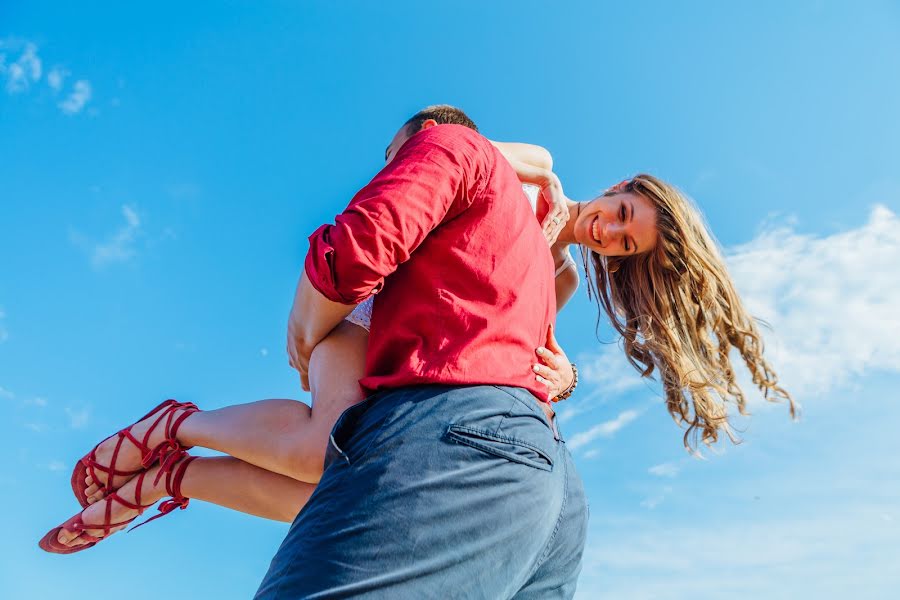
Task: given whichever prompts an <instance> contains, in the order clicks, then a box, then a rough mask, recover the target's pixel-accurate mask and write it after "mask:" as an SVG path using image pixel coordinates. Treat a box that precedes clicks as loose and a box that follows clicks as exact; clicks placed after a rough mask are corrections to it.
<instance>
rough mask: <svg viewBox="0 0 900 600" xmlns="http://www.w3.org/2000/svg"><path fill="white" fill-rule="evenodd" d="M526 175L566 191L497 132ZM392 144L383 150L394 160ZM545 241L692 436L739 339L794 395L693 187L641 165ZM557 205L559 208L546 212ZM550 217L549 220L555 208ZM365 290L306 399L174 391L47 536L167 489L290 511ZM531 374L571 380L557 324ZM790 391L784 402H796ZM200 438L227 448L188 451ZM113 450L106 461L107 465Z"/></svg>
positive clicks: (569, 211) (85, 526)
mask: <svg viewBox="0 0 900 600" xmlns="http://www.w3.org/2000/svg"><path fill="white" fill-rule="evenodd" d="M501 149H502V150H503V151H504V153H505V155H506V156H507V157H508V158H509V159H510V162H511V163H512V164H513V166H514V167H515V168H516V170H517V172H518V174H519V175H520V178H521V179H522V180H523V181H526V182H534V183H537V184H539V185H540V186H541V187H542V188H543V189H544V191H545V195H546V196H549V197H557V198H560V197H562V190H561V186H560V185H559V181H558V179H557V178H556V177H555V175H553V174H552V172H551V171H550V167H551V166H552V165H551V164H550V161H549V155H547V154H546V152H542V151H540V150H538V149H536V148H535V147H531V146H524V145H506V146H504V145H501ZM390 158H391V157H390V155H389V156H388V159H390ZM565 208H566V212H565V214H563V215H562V216H559V217H557V225H560V226H561V230H558V229H554V228H553V227H549V228H548V229H547V230H546V231H547V232H548V237H549V238H551V239H552V238H553V237H555V236H556V234H557V233H558V239H557V240H556V241H555V243H553V245H552V252H553V256H554V259H555V261H556V264H557V267H558V268H557V278H556V291H557V300H558V306H559V307H561V306H562V305H564V304H565V302H566V301H567V300H568V299H569V298H571V296H572V294H573V293H574V290H575V289H576V287H577V285H578V275H577V272H576V269H575V265H574V261H573V260H572V259H571V255H570V254H569V246H570V245H572V244H573V243H577V244H580V245H581V247H582V253H583V255H584V257H585V272H586V274H587V269H588V261H589V262H590V265H591V267H592V268H593V273H594V277H595V281H593V282H591V283H590V289H591V290H593V292H594V293H595V294H596V295H597V296H598V298H599V302H600V304H601V306H602V307H603V309H604V311H605V312H606V314H607V316H608V317H609V318H610V320H611V321H612V323H613V326H614V327H615V328H616V330H617V331H619V333H620V334H622V336H623V338H624V341H625V346H624V349H625V352H626V355H627V356H628V359H629V361H631V363H632V364H633V365H634V366H635V367H636V368H638V369H639V370H640V371H641V372H642V374H643V375H644V376H649V375H650V374H651V373H652V372H653V371H654V370H655V369H658V370H659V371H660V374H661V380H662V382H663V387H664V390H665V394H666V401H667V405H668V409H669V411H670V413H671V414H672V415H673V417H674V418H675V419H676V421H678V422H684V423H686V424H687V425H688V428H687V432H686V433H685V444H686V445H688V446H691V445H693V444H696V438H697V437H699V438H700V439H701V440H702V441H703V442H706V443H712V442H714V441H716V440H717V439H718V435H719V433H720V432H723V431H724V432H725V433H726V434H727V435H729V437H731V435H732V434H731V431H730V429H729V428H728V421H727V411H726V403H728V402H733V403H735V404H736V405H737V407H738V410H739V411H740V412H742V413H743V412H744V406H745V401H744V396H743V394H742V392H741V390H740V388H739V387H738V386H737V383H736V381H735V378H734V372H733V370H732V368H731V363H730V359H729V351H730V349H731V347H732V346H733V347H735V348H737V349H738V351H739V352H740V353H741V356H742V358H743V359H744V361H745V363H746V364H747V365H748V367H749V369H750V371H751V373H752V374H753V380H754V383H755V384H756V385H757V386H758V387H759V388H760V389H761V390H762V391H763V392H764V393H765V394H766V396H767V397H769V395H770V394H771V396H772V397H771V398H770V399H772V400H777V399H787V400H788V401H790V396H789V395H788V394H787V393H786V392H784V390H782V389H781V388H779V387H778V386H777V383H776V378H775V375H774V373H773V371H772V370H771V368H770V367H769V365H768V364H767V363H766V362H765V360H764V359H763V358H762V345H761V340H760V337H759V335H758V332H757V330H756V327H755V325H754V323H753V321H752V319H751V318H750V317H749V315H747V313H746V312H745V310H744V308H743V306H742V305H741V303H740V299H739V298H738V296H737V294H736V293H735V291H734V287H733V285H732V283H731V281H730V279H729V277H728V274H727V272H726V270H725V266H724V262H723V261H722V258H721V256H720V255H719V253H718V250H717V248H716V245H715V243H714V242H713V240H712V238H711V236H710V235H709V234H708V232H707V231H706V228H705V226H704V224H703V222H702V220H701V218H700V216H699V214H698V213H697V211H696V209H694V208H693V206H692V205H691V204H690V202H689V201H688V200H687V199H686V198H685V197H684V196H683V195H681V194H680V193H679V192H678V191H677V190H676V189H675V188H673V187H672V186H669V185H668V184H666V183H664V182H662V181H660V180H659V179H656V178H654V177H652V176H649V175H638V176H636V177H634V178H633V179H631V180H628V181H624V182H622V183H620V184H618V185H617V186H614V187H613V188H610V189H609V190H607V191H606V192H605V193H604V194H603V195H601V196H600V197H598V198H595V199H593V200H591V201H588V202H574V201H570V200H565ZM551 214H552V213H551ZM551 220H553V219H551ZM364 310H365V307H364V305H361V306H360V307H358V308H357V310H356V311H354V315H352V316H351V317H350V318H348V321H345V322H344V323H342V324H341V325H340V326H339V327H338V328H336V329H335V331H334V332H332V334H331V335H330V336H329V337H328V338H327V339H326V340H325V341H323V342H322V343H320V344H319V345H318V346H317V347H316V349H315V351H314V353H313V356H312V359H311V361H310V365H309V381H310V384H311V391H312V394H313V398H314V401H313V408H312V409H310V408H309V407H307V406H306V405H304V404H302V403H299V402H295V401H291V400H264V401H261V402H256V403H253V404H247V405H238V406H231V407H226V408H223V409H218V410H213V411H198V410H197V409H196V407H195V406H194V405H192V404H181V403H175V402H174V401H170V402H169V403H164V404H163V405H160V407H157V409H155V411H154V412H153V413H151V414H150V415H148V417H146V418H144V419H142V420H141V421H139V422H138V423H136V424H135V425H134V426H132V427H131V428H129V429H128V430H123V432H120V433H119V434H118V435H116V436H113V437H111V438H109V439H108V440H107V441H105V442H103V443H102V444H101V445H100V446H99V447H98V448H97V449H95V451H92V453H91V454H90V455H88V456H87V457H85V459H83V460H82V461H81V462H80V463H79V464H80V465H82V466H83V468H81V469H76V472H75V474H74V475H73V488H75V490H76V495H77V496H78V497H79V500H80V501H82V504H83V505H85V506H87V508H86V510H85V511H84V512H83V513H82V514H80V515H76V516H75V517H73V518H72V519H70V520H69V521H68V522H67V523H65V524H64V525H63V526H62V527H60V528H56V529H54V530H53V531H51V532H50V533H48V534H47V536H45V538H44V540H42V547H43V548H44V549H47V550H49V551H54V552H63V553H68V552H74V551H78V550H81V549H84V548H87V547H90V546H92V545H93V544H94V543H96V541H98V540H99V539H101V538H102V537H105V536H107V535H109V534H110V533H112V532H115V531H117V530H119V529H121V528H122V527H124V526H125V525H127V523H128V522H130V520H131V519H133V518H134V517H136V516H137V514H139V513H140V512H141V511H142V510H143V509H144V508H146V507H147V506H149V505H152V504H153V503H155V502H156V501H158V500H159V499H161V498H163V497H165V496H167V495H168V496H172V497H173V499H172V500H169V501H168V502H165V503H163V504H162V505H161V506H160V510H161V511H162V512H163V514H165V513H166V512H168V511H170V510H173V509H174V508H176V507H181V508H184V507H185V506H186V505H187V498H199V499H202V500H206V501H209V502H214V503H216V504H219V505H222V506H226V507H229V508H233V509H235V510H240V511H243V512H247V513H249V514H254V515H258V516H261V517H266V518H270V519H277V520H282V521H292V520H293V519H294V517H295V516H296V514H297V512H298V510H299V509H300V508H301V507H302V506H303V504H304V503H305V502H306V501H307V499H308V498H309V496H310V495H311V493H312V491H313V489H314V488H315V483H316V482H317V481H318V478H319V477H320V475H321V471H322V463H323V453H324V450H325V447H326V445H327V444H326V442H327V437H328V433H329V432H330V430H331V427H332V425H333V424H334V422H335V420H336V418H337V416H338V415H339V414H340V413H341V412H343V410H344V409H346V408H347V407H349V406H350V405H352V404H354V403H355V402H357V401H359V400H360V399H361V392H360V390H359V388H358V386H357V384H356V381H357V380H358V379H359V378H360V377H361V376H362V374H363V366H364V358H365V348H366V341H367V335H368V331H367V329H366V327H365V324H366V317H365V314H364ZM536 352H537V355H538V361H537V362H536V363H535V365H534V370H535V376H536V377H537V378H538V380H539V381H542V382H544V383H545V384H546V385H547V387H548V395H549V397H550V398H554V397H557V396H559V395H565V393H566V391H567V388H569V387H571V385H570V382H571V381H572V375H573V373H572V372H571V370H570V369H569V368H568V365H569V363H568V359H567V358H566V357H565V354H564V352H563V351H562V350H561V349H560V348H559V346H558V344H557V343H556V341H555V339H554V338H553V335H552V332H551V334H550V336H549V338H548V341H547V344H546V347H542V348H538V349H537V351H536ZM793 412H794V406H793V403H792V402H791V413H792V414H793ZM194 445H199V446H203V447H207V448H211V449H215V450H219V451H221V452H224V453H226V454H228V455H229V456H225V457H214V458H196V459H195V458H194V457H189V456H186V455H185V452H184V449H186V448H189V447H190V446H194ZM110 465H112V466H110Z"/></svg>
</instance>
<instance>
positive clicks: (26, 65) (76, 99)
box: [0, 38, 93, 115]
mask: <svg viewBox="0 0 900 600" xmlns="http://www.w3.org/2000/svg"><path fill="white" fill-rule="evenodd" d="M0 49H4V50H7V52H4V53H0V82H2V83H3V87H4V88H5V89H6V92H7V93H8V94H21V93H24V92H27V91H29V90H30V89H31V88H32V86H33V85H34V84H37V83H38V82H39V81H40V80H41V77H42V75H43V72H44V68H43V60H42V59H41V57H40V55H39V54H38V48H37V45H36V44H34V43H33V42H29V41H23V40H20V39H11V38H8V39H3V40H0ZM16 54H18V56H17V57H15V55H16ZM14 57H15V59H14ZM7 59H9V61H11V62H8V60H7ZM13 59H14V60H13ZM70 75H71V73H70V71H68V70H67V69H65V68H64V67H61V66H54V67H53V68H52V69H50V71H49V72H48V73H47V76H46V78H45V81H46V83H47V87H49V88H50V89H51V90H52V91H53V93H54V94H59V93H60V92H62V91H63V87H64V84H65V81H66V79H67V78H68V77H69V76H70ZM92 96H93V88H92V86H91V82H90V81H88V80H87V79H79V80H77V81H76V82H75V83H74V84H73V85H72V88H71V89H70V90H69V93H68V95H67V96H66V97H65V98H64V99H63V100H62V101H61V102H59V103H58V104H57V106H58V107H59V109H60V110H61V111H62V112H63V113H65V114H67V115H75V114H78V113H80V112H81V111H82V110H84V107H85V105H86V104H87V103H88V102H89V101H90V100H91V97H92ZM88 112H90V111H88Z"/></svg>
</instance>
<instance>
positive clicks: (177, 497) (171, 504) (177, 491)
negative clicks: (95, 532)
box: [128, 451, 197, 532]
mask: <svg viewBox="0 0 900 600" xmlns="http://www.w3.org/2000/svg"><path fill="white" fill-rule="evenodd" d="M182 453H183V454H182V457H183V458H184V459H183V460H181V462H178V463H177V468H175V469H170V470H169V471H168V472H167V473H166V492H168V494H169V496H171V497H170V498H168V499H167V500H163V501H162V502H160V504H159V507H158V509H159V514H158V515H154V516H152V517H150V518H149V519H147V520H146V521H144V522H143V523H140V524H139V525H135V526H134V527H132V528H131V529H129V530H128V531H129V532H131V531H134V530H135V529H137V528H138V527H143V526H144V525H146V524H147V523H149V522H150V521H155V520H156V519H159V518H160V517H164V516H166V515H167V514H169V513H170V512H172V511H174V510H175V509H176V508H179V509H181V510H184V509H185V508H187V507H188V504H190V501H191V499H190V498H185V497H184V496H183V495H182V494H181V480H182V479H184V473H185V471H186V470H187V467H188V465H189V464H191V462H193V461H194V459H196V458H197V457H196V456H190V455H189V454H187V453H186V452H184V451H182ZM179 458H181V457H179ZM160 471H161V470H160ZM157 478H159V475H157Z"/></svg>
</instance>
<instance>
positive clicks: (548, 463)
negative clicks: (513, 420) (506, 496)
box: [447, 425, 553, 471]
mask: <svg viewBox="0 0 900 600" xmlns="http://www.w3.org/2000/svg"><path fill="white" fill-rule="evenodd" d="M447 438H449V439H450V440H451V441H453V442H456V443H458V444H465V445H467V446H471V447H472V448H477V449H478V450H481V451H482V452H487V453H488V454H493V455H494V456H499V457H501V458H505V459H507V460H510V461H512V462H517V463H519V464H523V465H526V466H529V467H534V468H535V469H541V470H542V471H552V470H553V458H552V457H551V456H550V454H549V453H547V452H546V451H545V450H543V449H541V448H540V447H538V446H537V445H535V444H530V443H528V442H526V441H524V440H520V439H516V438H513V437H507V436H504V435H500V434H497V433H492V432H490V431H485V430H483V429H476V428H473V427H466V426H465V425H450V426H449V427H448V428H447Z"/></svg>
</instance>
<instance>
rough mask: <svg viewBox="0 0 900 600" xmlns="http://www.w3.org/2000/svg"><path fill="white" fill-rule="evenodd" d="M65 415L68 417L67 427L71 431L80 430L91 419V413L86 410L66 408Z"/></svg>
mask: <svg viewBox="0 0 900 600" xmlns="http://www.w3.org/2000/svg"><path fill="white" fill-rule="evenodd" d="M66 415H68V417H69V427H71V428H72V429H81V428H82V427H84V426H85V425H87V424H88V421H90V419H91V411H90V409H88V408H78V409H75V408H71V407H66Z"/></svg>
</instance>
